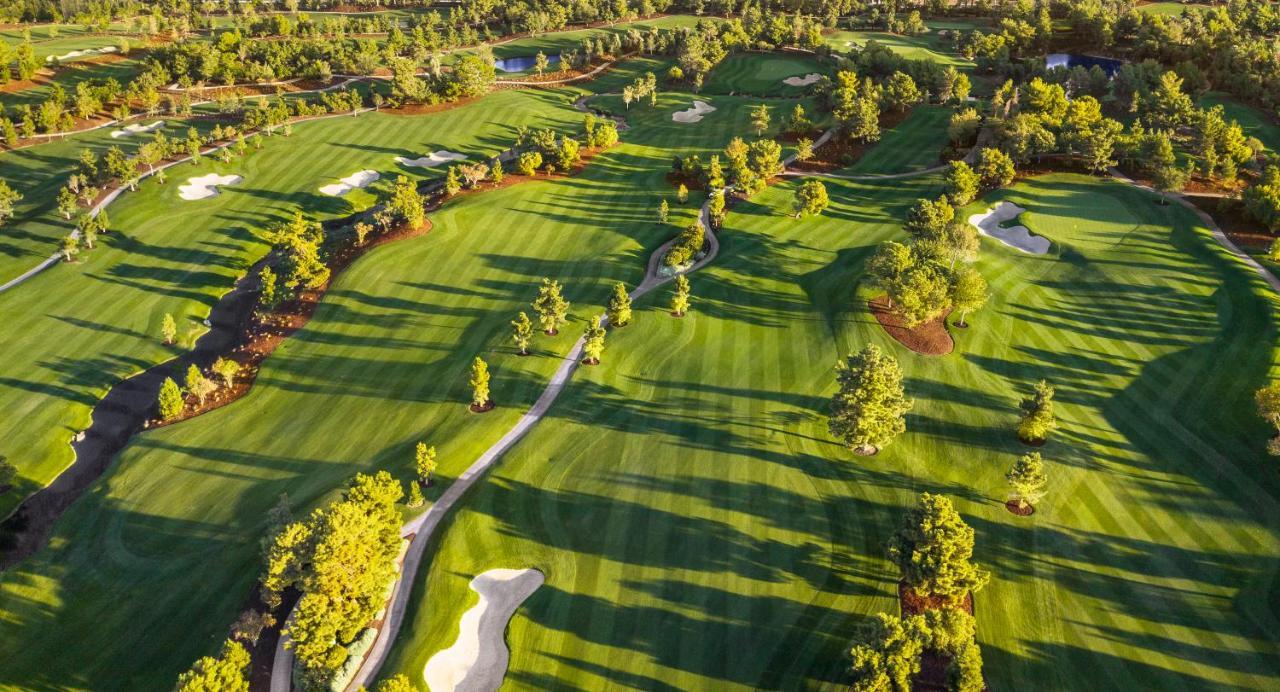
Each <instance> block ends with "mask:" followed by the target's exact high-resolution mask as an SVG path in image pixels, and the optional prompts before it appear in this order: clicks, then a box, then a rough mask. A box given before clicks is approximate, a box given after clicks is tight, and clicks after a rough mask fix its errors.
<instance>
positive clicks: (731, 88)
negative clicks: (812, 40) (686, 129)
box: [703, 53, 831, 96]
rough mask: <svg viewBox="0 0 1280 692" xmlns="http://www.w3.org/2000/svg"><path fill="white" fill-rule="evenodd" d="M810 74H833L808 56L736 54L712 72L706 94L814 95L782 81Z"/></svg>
mask: <svg viewBox="0 0 1280 692" xmlns="http://www.w3.org/2000/svg"><path fill="white" fill-rule="evenodd" d="M811 72H817V73H820V74H830V72H831V70H830V68H828V67H826V66H824V65H823V64H822V63H819V62H818V61H817V60H815V59H813V58H811V57H808V56H805V55H778V54H769V55H757V54H753V53H734V54H732V55H730V56H729V57H727V58H725V59H724V60H723V61H721V62H720V64H718V65H716V66H715V68H714V69H713V70H711V74H710V75H709V76H708V78H707V82H706V84H705V85H704V87H703V93H707V94H727V93H730V92H739V93H748V94H769V95H779V96H796V95H800V94H806V93H809V92H811V91H813V87H812V86H807V87H796V86H790V85H787V84H784V83H783V82H782V80H784V79H786V78H787V77H803V76H804V75H806V74H809V73H811Z"/></svg>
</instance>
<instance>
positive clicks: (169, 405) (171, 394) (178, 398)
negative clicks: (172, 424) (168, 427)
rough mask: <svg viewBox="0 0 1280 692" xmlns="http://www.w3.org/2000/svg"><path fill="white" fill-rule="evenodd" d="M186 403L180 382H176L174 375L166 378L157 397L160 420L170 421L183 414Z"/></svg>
mask: <svg viewBox="0 0 1280 692" xmlns="http://www.w3.org/2000/svg"><path fill="white" fill-rule="evenodd" d="M185 403H186V402H184V401H183V400H182V390H181V389H179V388H178V383H177V382H174V381H173V378H172V377H166V378H164V384H162V385H160V395H159V397H158V398H157V399H156V405H157V406H158V407H159V410H160V420H164V421H169V420H173V419H174V418H177V417H178V416H180V415H182V409H183V407H184V406H185Z"/></svg>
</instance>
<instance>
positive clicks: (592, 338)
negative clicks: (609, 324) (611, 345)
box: [582, 315, 605, 365]
mask: <svg viewBox="0 0 1280 692" xmlns="http://www.w3.org/2000/svg"><path fill="white" fill-rule="evenodd" d="M604 335H605V331H604V327H602V326H600V316H599V315H596V316H594V317H592V318H591V322H590V323H588V324H587V328H586V330H585V331H583V333H582V337H583V342H582V353H583V356H585V357H584V358H583V360H582V362H583V363H586V364H587V365H599V364H600V356H601V355H603V354H604Z"/></svg>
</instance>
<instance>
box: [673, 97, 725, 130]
mask: <svg viewBox="0 0 1280 692" xmlns="http://www.w3.org/2000/svg"><path fill="white" fill-rule="evenodd" d="M715 109H716V107H715V106H713V105H711V104H709V103H707V102H706V101H701V100H695V101H694V102H693V107H692V108H687V109H685V110H682V111H676V112H675V113H672V114H671V119H672V120H674V121H676V122H678V123H686V124H687V123H697V122H702V118H703V116H705V115H706V114H708V113H710V112H712V111H714V110H715Z"/></svg>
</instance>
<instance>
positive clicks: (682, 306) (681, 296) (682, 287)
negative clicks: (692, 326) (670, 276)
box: [671, 274, 689, 317]
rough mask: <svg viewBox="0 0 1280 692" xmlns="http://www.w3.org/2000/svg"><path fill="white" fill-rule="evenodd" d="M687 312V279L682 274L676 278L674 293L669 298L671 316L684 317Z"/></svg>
mask: <svg viewBox="0 0 1280 692" xmlns="http://www.w3.org/2000/svg"><path fill="white" fill-rule="evenodd" d="M688 311H689V279H688V278H687V277H685V275H684V274H680V275H679V276H677V277H676V291H675V293H674V294H672V296H671V314H672V315H675V316H676V317H684V315H685V313H686V312H688Z"/></svg>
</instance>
